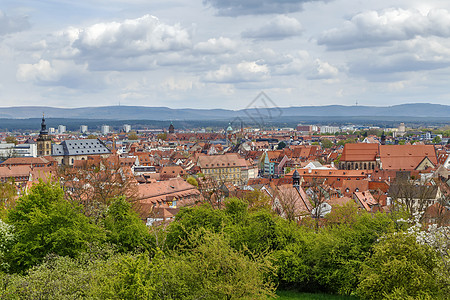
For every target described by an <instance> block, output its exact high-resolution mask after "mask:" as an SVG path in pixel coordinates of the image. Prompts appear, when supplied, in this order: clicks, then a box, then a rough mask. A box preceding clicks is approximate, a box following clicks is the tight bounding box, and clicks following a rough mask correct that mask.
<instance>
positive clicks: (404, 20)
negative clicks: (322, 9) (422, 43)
mask: <svg viewBox="0 0 450 300" xmlns="http://www.w3.org/2000/svg"><path fill="white" fill-rule="evenodd" d="M417 36H422V37H429V36H438V37H450V13H449V12H448V11H447V10H445V9H432V10H430V11H429V12H428V13H427V14H423V13H421V12H420V11H418V10H415V9H407V10H404V9H400V8H391V9H386V10H383V11H382V12H381V13H379V12H377V11H373V10H371V11H365V12H362V13H359V14H357V15H355V16H353V17H352V18H351V20H349V21H346V22H345V23H344V24H343V25H342V27H340V28H333V29H331V30H328V31H325V32H324V33H322V35H321V36H320V37H319V39H318V44H319V45H326V46H327V48H328V49H331V50H340V49H341V50H342V49H344V50H345V49H356V48H365V47H373V46H381V45H385V44H386V43H389V42H391V41H402V40H410V39H414V38H416V37H417Z"/></svg>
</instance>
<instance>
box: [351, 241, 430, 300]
mask: <svg viewBox="0 0 450 300" xmlns="http://www.w3.org/2000/svg"><path fill="white" fill-rule="evenodd" d="M436 266H437V262H436V257H435V253H434V252H433V250H432V249H431V248H430V247H428V246H426V245H420V244H418V243H417V242H416V240H415V237H414V236H411V235H408V234H404V233H397V234H390V235H387V236H386V237H384V238H383V239H382V240H381V241H380V242H379V243H378V244H377V245H375V247H374V253H373V255H372V256H371V257H369V258H368V259H367V260H366V261H365V262H364V264H363V266H362V272H361V274H360V280H361V282H360V284H359V286H358V294H359V295H360V296H361V297H362V298H364V299H383V298H391V299H394V298H395V297H397V296H398V295H401V297H402V299H407V298H408V297H410V298H414V299H419V298H421V299H427V297H431V298H434V297H435V296H436V295H437V292H438V286H437V284H436V280H435V274H434V269H435V268H436Z"/></svg>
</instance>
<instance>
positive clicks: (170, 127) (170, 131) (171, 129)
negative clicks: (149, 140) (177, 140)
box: [169, 122, 175, 134]
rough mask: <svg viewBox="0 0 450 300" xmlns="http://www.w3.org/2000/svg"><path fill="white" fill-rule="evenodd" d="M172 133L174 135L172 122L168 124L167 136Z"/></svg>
mask: <svg viewBox="0 0 450 300" xmlns="http://www.w3.org/2000/svg"><path fill="white" fill-rule="evenodd" d="M173 133H175V127H174V126H173V124H172V122H170V126H169V134H173Z"/></svg>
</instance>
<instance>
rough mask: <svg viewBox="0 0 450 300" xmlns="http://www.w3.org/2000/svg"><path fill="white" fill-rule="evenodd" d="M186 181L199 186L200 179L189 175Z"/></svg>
mask: <svg viewBox="0 0 450 300" xmlns="http://www.w3.org/2000/svg"><path fill="white" fill-rule="evenodd" d="M186 181H187V183H189V184H192V185H193V186H197V187H198V181H197V179H195V178H194V177H192V176H189V177H188V178H187V179H186Z"/></svg>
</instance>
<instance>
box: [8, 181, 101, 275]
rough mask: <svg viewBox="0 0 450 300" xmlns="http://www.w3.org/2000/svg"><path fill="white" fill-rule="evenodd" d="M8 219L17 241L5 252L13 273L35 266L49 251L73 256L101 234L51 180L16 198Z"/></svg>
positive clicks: (79, 208) (96, 239)
mask: <svg viewBox="0 0 450 300" xmlns="http://www.w3.org/2000/svg"><path fill="white" fill-rule="evenodd" d="M7 222H8V223H10V224H11V225H14V227H15V235H16V241H17V242H16V243H15V244H14V245H13V246H12V247H11V248H10V249H9V250H8V251H7V252H6V253H5V258H6V260H7V261H8V263H9V265H10V267H11V271H13V272H19V271H24V270H27V269H28V268H30V267H32V266H34V265H37V264H38V263H40V262H41V261H42V260H43V258H44V257H45V256H46V255H47V254H48V253H55V254H57V255H61V256H66V255H67V256H70V257H76V256H77V255H78V254H80V253H81V252H83V251H85V250H86V249H87V247H88V245H89V243H90V242H94V241H101V240H102V239H103V237H104V233H103V231H102V230H101V229H100V228H98V227H97V226H95V225H93V224H91V223H90V222H89V219H88V218H87V217H86V216H84V215H83V214H82V213H81V207H79V206H78V205H74V204H73V203H70V202H68V201H66V199H64V191H63V190H62V189H61V188H60V187H59V186H58V185H57V184H54V183H43V182H40V183H39V184H37V185H35V186H34V187H33V188H32V189H31V191H30V193H29V194H27V195H25V196H22V197H21V198H19V200H18V201H17V204H16V206H15V207H14V208H13V209H11V210H10V211H9V212H8V217H7Z"/></svg>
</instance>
